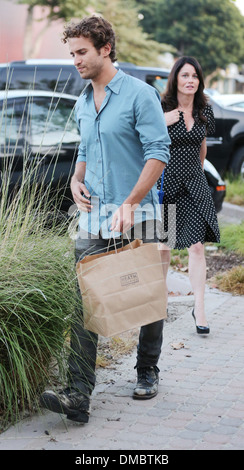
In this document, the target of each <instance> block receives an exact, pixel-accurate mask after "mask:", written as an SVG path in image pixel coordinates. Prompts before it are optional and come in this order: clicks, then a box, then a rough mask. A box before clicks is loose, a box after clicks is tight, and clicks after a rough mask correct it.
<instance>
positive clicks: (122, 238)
mask: <svg viewBox="0 0 244 470" xmlns="http://www.w3.org/2000/svg"><path fill="white" fill-rule="evenodd" d="M123 235H124V234H123V233H122V236H121V241H122V247H123V246H124V244H123V242H124V237H123ZM125 235H126V236H127V240H128V242H129V245H130V248H131V250H134V248H133V246H132V244H131V242H130V239H129V237H128V233H127V232H125ZM111 238H112V237H110V238H109V242H108V247H107V252H108V250H109V247H110V243H111ZM113 239H114V248H115V253H116V254H117V246H116V241H115V236H114V232H113Z"/></svg>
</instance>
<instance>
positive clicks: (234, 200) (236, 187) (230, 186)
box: [225, 174, 244, 206]
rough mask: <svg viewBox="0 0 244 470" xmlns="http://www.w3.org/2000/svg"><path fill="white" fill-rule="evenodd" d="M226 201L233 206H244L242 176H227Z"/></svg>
mask: <svg viewBox="0 0 244 470" xmlns="http://www.w3.org/2000/svg"><path fill="white" fill-rule="evenodd" d="M225 200H226V201H227V202H230V203H231V204H237V205H239V206H244V180H243V177H242V176H239V177H236V176H233V175H231V174H229V175H227V177H226V197H225Z"/></svg>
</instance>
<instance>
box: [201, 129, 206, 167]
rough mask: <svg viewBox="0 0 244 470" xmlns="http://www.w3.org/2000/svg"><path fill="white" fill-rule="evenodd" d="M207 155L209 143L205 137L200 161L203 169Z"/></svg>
mask: <svg viewBox="0 0 244 470" xmlns="http://www.w3.org/2000/svg"><path fill="white" fill-rule="evenodd" d="M206 155H207V142H206V137H205V138H204V140H203V141H202V145H201V149H200V160H201V164H202V168H203V165H204V160H205V157H206Z"/></svg>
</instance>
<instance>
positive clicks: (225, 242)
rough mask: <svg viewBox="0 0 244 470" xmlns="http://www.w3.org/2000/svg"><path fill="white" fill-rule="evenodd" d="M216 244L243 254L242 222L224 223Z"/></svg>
mask: <svg viewBox="0 0 244 470" xmlns="http://www.w3.org/2000/svg"><path fill="white" fill-rule="evenodd" d="M220 235H221V236H220V243H219V244H218V246H220V247H222V248H226V249H227V250H228V251H235V252H237V253H239V254H240V255H243V256H244V222H242V223H241V224H239V225H234V224H231V225H226V226H225V227H222V228H221V233H220Z"/></svg>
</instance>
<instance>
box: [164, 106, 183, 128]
mask: <svg viewBox="0 0 244 470" xmlns="http://www.w3.org/2000/svg"><path fill="white" fill-rule="evenodd" d="M164 117H165V121H166V124H167V126H172V124H175V123H176V122H178V121H179V119H180V113H179V110H178V109H173V111H168V112H167V113H164Z"/></svg>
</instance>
